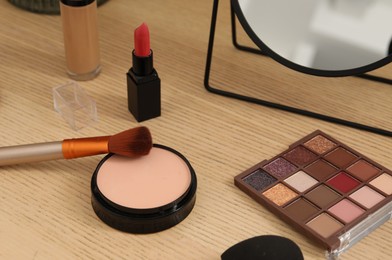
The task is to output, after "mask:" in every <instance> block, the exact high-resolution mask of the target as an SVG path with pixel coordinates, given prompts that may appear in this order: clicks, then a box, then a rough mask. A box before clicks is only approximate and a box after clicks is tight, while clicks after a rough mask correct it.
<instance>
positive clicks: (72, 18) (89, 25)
mask: <svg viewBox="0 0 392 260" xmlns="http://www.w3.org/2000/svg"><path fill="white" fill-rule="evenodd" d="M60 12H61V18H62V24H63V33H64V48H65V58H66V65H67V73H68V75H69V76H70V78H72V79H75V80H89V79H92V78H94V77H96V76H97V75H98V74H99V72H100V70H101V65H100V54H99V37H98V26H97V24H98V21H97V20H98V18H97V2H96V1H95V0H61V1H60Z"/></svg>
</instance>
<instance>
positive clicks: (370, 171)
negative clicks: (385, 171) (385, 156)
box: [347, 160, 380, 181]
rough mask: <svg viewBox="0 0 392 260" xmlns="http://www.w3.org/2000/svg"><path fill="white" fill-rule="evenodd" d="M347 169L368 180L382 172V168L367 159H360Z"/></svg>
mask: <svg viewBox="0 0 392 260" xmlns="http://www.w3.org/2000/svg"><path fill="white" fill-rule="evenodd" d="M347 171H348V172H349V173H351V174H352V175H353V176H354V177H356V178H358V179H360V180H361V181H367V180H369V179H371V178H373V177H374V176H376V174H377V173H379V172H380V169H378V168H376V167H374V166H373V165H371V164H370V163H368V162H366V161H365V160H359V161H358V162H356V163H354V164H353V165H351V166H350V167H348V168H347Z"/></svg>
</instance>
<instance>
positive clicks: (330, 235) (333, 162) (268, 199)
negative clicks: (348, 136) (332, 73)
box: [234, 130, 392, 259]
mask: <svg viewBox="0 0 392 260" xmlns="http://www.w3.org/2000/svg"><path fill="white" fill-rule="evenodd" d="M234 182H235V185H236V186H237V187H239V188H240V189H241V190H242V191H244V192H245V193H246V194H248V195H249V196H250V197H252V198H253V199H254V200H256V201H257V202H258V203H260V204H262V205H263V206H265V207H266V208H268V209H269V210H270V211H272V212H273V213H275V214H276V215H277V216H279V217H280V218H281V219H283V220H284V221H286V222H287V223H289V224H291V225H292V226H293V227H294V228H296V229H297V230H298V231H299V232H301V233H302V234H305V235H307V236H308V237H310V238H311V239H312V240H314V241H316V242H318V243H319V244H321V245H322V246H324V247H325V248H326V249H327V251H328V252H327V256H328V258H330V259H334V258H336V257H338V256H339V255H340V254H341V253H342V252H344V251H345V250H347V249H348V248H350V247H351V246H352V245H354V244H355V243H356V242H358V241H359V240H360V239H362V238H363V237H364V236H366V235H367V234H368V233H370V232H371V231H372V230H374V229H376V228H377V227H378V226H380V225H382V224H383V223H384V222H386V221H388V220H389V219H390V218H391V216H392V202H391V200H392V196H391V194H392V172H391V171H390V170H388V169H386V168H385V167H383V166H381V165H380V164H378V163H376V162H374V161H372V160H371V159H369V158H367V157H365V156H363V155H362V154H360V153H358V152H356V151H354V150H353V149H351V148H350V147H348V146H346V145H344V144H342V143H340V142H339V141H337V140H335V139H333V138H332V137H330V136H328V135H327V134H325V133H323V132H321V131H319V130H318V131H315V132H314V133H312V134H310V135H308V136H306V137H304V138H303V139H301V140H299V141H297V142H296V143H294V144H292V145H291V146H290V147H289V149H288V150H286V151H284V152H282V153H280V154H279V155H277V156H275V157H273V158H272V159H271V160H267V161H262V162H261V163H259V164H257V165H255V166H253V167H251V168H250V169H248V170H246V171H245V172H243V173H241V174H239V175H238V176H236V177H235V178H234Z"/></svg>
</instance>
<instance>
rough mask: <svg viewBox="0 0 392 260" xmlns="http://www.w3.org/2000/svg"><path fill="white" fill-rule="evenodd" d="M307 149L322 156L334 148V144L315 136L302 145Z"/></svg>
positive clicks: (322, 137)
mask: <svg viewBox="0 0 392 260" xmlns="http://www.w3.org/2000/svg"><path fill="white" fill-rule="evenodd" d="M304 145H305V146H306V147H307V148H309V149H310V150H312V151H313V152H316V153H318V154H323V153H325V152H327V151H329V150H331V149H332V148H334V147H335V146H336V144H335V143H334V142H332V141H331V140H329V139H327V138H325V137H324V136H322V135H317V136H315V137H313V138H312V139H310V140H309V141H307V142H306V143H305V144H304Z"/></svg>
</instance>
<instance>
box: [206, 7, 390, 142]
mask: <svg viewBox="0 0 392 260" xmlns="http://www.w3.org/2000/svg"><path fill="white" fill-rule="evenodd" d="M231 3H232V2H230V4H231ZM218 8H219V0H213V4H212V14H211V24H210V34H209V39H208V47H207V57H206V66H205V71H204V87H205V89H206V90H207V91H209V92H210V93H213V94H216V95H220V96H224V97H228V98H234V99H237V100H241V101H245V102H250V103H254V104H257V105H261V106H265V107H270V108H274V109H279V110H283V111H287V112H291V113H295V114H298V115H302V116H307V117H311V118H315V119H319V120H322V121H326V122H330V123H336V124H339V125H343V126H347V127H351V128H354V129H359V130H363V131H367V132H371V133H375V134H378V135H383V136H388V137H392V130H388V129H382V128H378V127H374V126H370V125H365V124H361V123H357V122H354V121H349V120H344V119H341V118H337V117H332V116H328V115H323V114H319V113H316V112H312V111H308V110H304V109H301V108H296V107H291V106H287V105H284V104H280V103H274V102H271V101H268V100H263V99H258V98H255V97H251V96H246V95H241V94H239V93H235V92H230V91H225V90H222V89H219V88H217V87H214V86H212V85H211V84H210V76H211V66H212V60H213V49H214V41H215V29H216V23H217V16H218ZM230 14H231V25H232V26H231V27H232V41H233V44H234V46H235V47H236V48H238V49H240V50H243V51H249V52H252V53H255V54H263V55H264V51H263V50H257V49H253V48H250V47H240V46H236V39H235V36H234V33H235V26H233V25H235V17H236V15H235V12H234V10H233V5H232V4H231V5H230ZM389 56H392V55H389ZM357 76H358V77H363V76H369V77H370V78H368V77H366V79H369V80H376V81H380V82H383V83H387V84H390V81H391V80H388V79H384V78H378V77H376V76H371V75H367V74H363V75H357Z"/></svg>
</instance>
